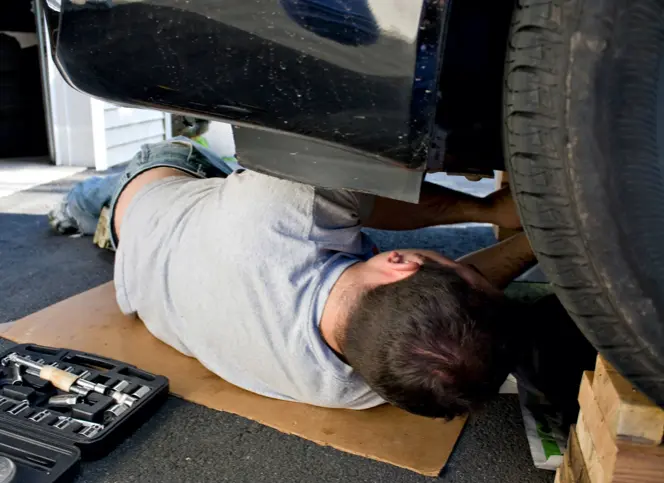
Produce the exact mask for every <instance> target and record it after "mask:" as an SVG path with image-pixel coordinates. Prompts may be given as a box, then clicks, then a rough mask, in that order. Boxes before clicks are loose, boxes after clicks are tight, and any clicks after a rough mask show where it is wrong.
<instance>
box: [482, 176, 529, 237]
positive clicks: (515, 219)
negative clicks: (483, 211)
mask: <svg viewBox="0 0 664 483" xmlns="http://www.w3.org/2000/svg"><path fill="white" fill-rule="evenodd" d="M484 199H485V200H486V202H487V209H488V210H489V211H490V213H491V215H490V216H491V218H492V219H493V220H494V221H493V224H494V225H498V226H499V227H501V228H508V229H510V230H519V229H521V219H520V218H519V213H518V211H517V209H516V203H515V202H514V198H512V193H511V192H510V189H509V187H507V188H503V189H500V190H498V191H494V192H493V193H491V194H490V195H489V196H487V197H486V198H484Z"/></svg>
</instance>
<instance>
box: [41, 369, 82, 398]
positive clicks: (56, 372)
mask: <svg viewBox="0 0 664 483" xmlns="http://www.w3.org/2000/svg"><path fill="white" fill-rule="evenodd" d="M39 377H41V378H42V379H46V380H47V381H49V382H50V383H51V384H53V385H54V386H55V387H57V388H58V389H60V390H61V391H65V392H69V388H71V387H72V386H73V385H74V383H75V382H76V380H77V379H78V378H79V376H77V375H76V374H72V373H70V372H65V371H63V370H62V369H58V368H57V367H52V366H44V367H42V368H41V370H40V371H39Z"/></svg>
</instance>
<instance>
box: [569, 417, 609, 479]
mask: <svg viewBox="0 0 664 483" xmlns="http://www.w3.org/2000/svg"><path fill="white" fill-rule="evenodd" d="M576 435H577V440H578V442H579V449H580V450H581V454H582V456H583V462H584V464H585V466H586V471H587V472H588V477H589V479H590V481H591V482H592V483H603V482H604V481H605V478H604V469H603V468H602V465H601V464H600V461H599V457H598V456H597V452H596V451H595V444H594V443H593V440H592V435H591V434H590V431H589V430H588V428H587V427H586V422H585V419H584V417H583V411H581V412H580V413H579V419H578V420H577V422H576Z"/></svg>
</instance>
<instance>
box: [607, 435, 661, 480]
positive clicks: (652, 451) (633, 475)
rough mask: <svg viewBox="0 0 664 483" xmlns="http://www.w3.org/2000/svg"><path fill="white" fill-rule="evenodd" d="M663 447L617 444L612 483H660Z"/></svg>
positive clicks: (626, 443)
mask: <svg viewBox="0 0 664 483" xmlns="http://www.w3.org/2000/svg"><path fill="white" fill-rule="evenodd" d="M662 481H664V447H662V446H644V445H641V444H633V443H628V442H622V441H621V442H618V459H617V461H616V467H615V470H614V473H613V480H612V483H662Z"/></svg>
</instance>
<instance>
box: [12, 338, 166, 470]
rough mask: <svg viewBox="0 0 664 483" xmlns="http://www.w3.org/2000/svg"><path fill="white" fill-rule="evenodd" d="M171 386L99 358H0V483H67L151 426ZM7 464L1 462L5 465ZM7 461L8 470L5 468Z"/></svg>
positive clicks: (16, 352) (34, 354)
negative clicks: (85, 463) (82, 464)
mask: <svg viewBox="0 0 664 483" xmlns="http://www.w3.org/2000/svg"><path fill="white" fill-rule="evenodd" d="M167 396H168V379H166V378H165V377H163V376H157V375H154V374H150V373H147V372H145V371H142V370H140V369H138V368H136V367H134V366H131V365H128V364H125V363H123V362H120V361H116V360H112V359H106V358H104V357H100V356H96V355H93V354H87V353H83V352H77V351H73V350H68V349H56V348H51V347H41V346H36V345H29V344H25V345H18V346H14V347H12V348H11V349H10V350H9V351H6V352H4V353H2V354H0V481H2V475H1V473H2V471H3V470H2V466H3V464H4V465H5V466H7V465H11V468H10V469H5V472H6V473H7V474H14V475H15V476H14V477H13V478H11V479H9V478H8V479H7V480H6V482H5V481H2V483H8V482H10V481H11V482H12V483H24V482H30V483H51V482H58V483H61V482H65V481H71V479H73V477H74V476H75V474H76V472H77V469H78V464H79V461H80V460H81V459H84V460H85V459H88V460H89V459H97V458H100V457H102V456H104V455H105V454H107V453H109V452H110V451H111V450H112V449H113V448H114V447H115V446H116V445H117V444H118V443H119V442H120V441H121V440H123V439H124V438H125V437H127V436H128V435H129V434H130V433H131V432H132V431H133V430H134V429H136V428H137V427H138V426H140V425H141V424H142V423H143V422H144V421H146V420H147V419H149V418H150V417H151V416H152V414H153V413H154V412H155V410H156V409H157V407H158V406H159V405H160V404H162V403H163V402H164V401H165V400H166V397H167ZM2 457H5V458H2ZM6 458H9V460H11V462H8V461H7V460H6Z"/></svg>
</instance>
